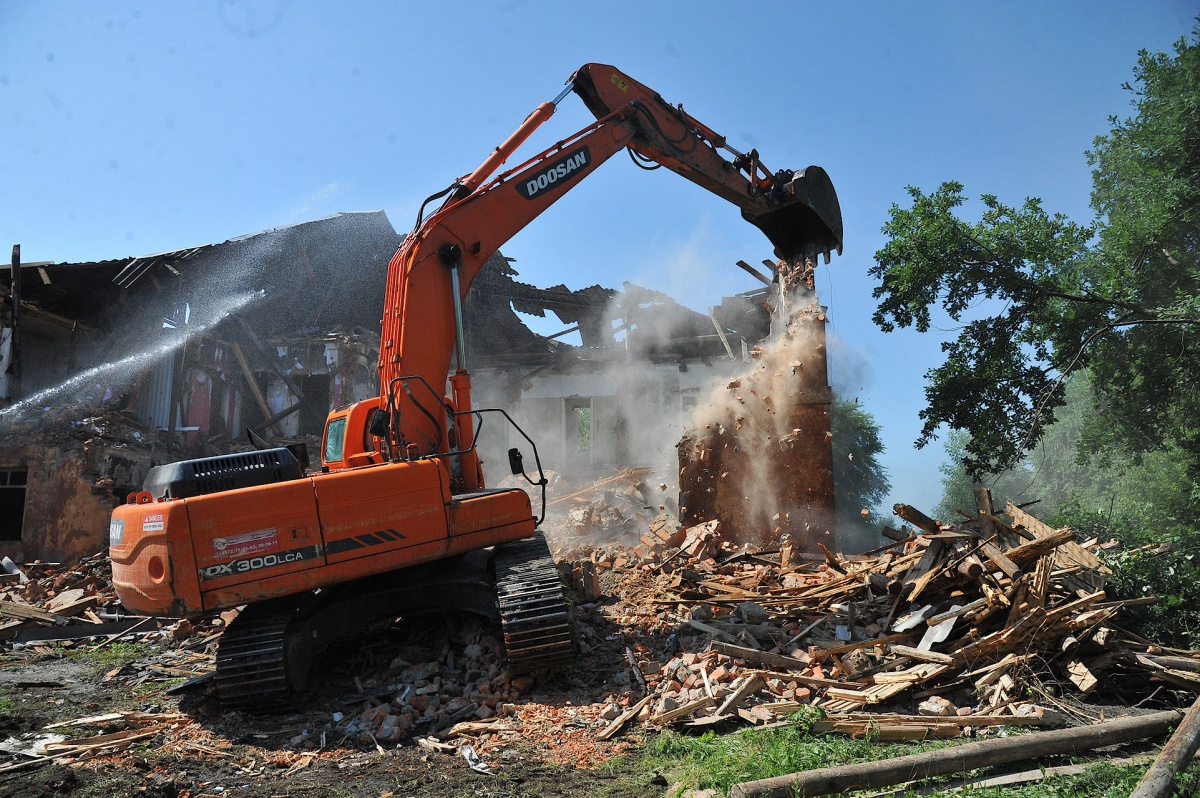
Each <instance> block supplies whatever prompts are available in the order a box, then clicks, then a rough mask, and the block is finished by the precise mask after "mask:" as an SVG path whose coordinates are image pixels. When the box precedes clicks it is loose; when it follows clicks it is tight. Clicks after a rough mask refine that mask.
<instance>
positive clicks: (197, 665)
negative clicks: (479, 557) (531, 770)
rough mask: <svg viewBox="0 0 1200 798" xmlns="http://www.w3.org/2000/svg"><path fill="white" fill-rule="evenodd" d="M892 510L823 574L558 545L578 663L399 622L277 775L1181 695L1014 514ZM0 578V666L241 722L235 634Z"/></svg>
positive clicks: (696, 543) (601, 754) (694, 535)
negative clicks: (111, 649) (529, 657)
mask: <svg viewBox="0 0 1200 798" xmlns="http://www.w3.org/2000/svg"><path fill="white" fill-rule="evenodd" d="M614 484H621V483H620V482H618V483H614ZM592 498H594V497H592ZM989 501H990V500H989ZM585 502H586V497H585ZM895 509H896V512H897V514H898V515H899V516H900V517H901V518H903V519H904V520H905V521H907V522H908V523H909V524H912V525H913V528H911V529H908V530H906V531H905V532H904V533H900V532H897V531H896V530H889V534H893V535H895V536H897V537H899V538H901V539H900V540H897V541H895V542H893V543H890V544H889V545H887V546H885V547H882V548H880V549H877V550H876V551H874V552H868V553H866V554H864V555H854V556H843V555H839V554H836V553H834V552H831V551H826V552H825V553H824V557H823V559H822V560H820V561H814V560H812V559H811V558H802V557H800V556H797V555H794V554H793V551H792V544H791V542H790V541H788V540H786V539H785V540H784V541H783V542H782V545H781V546H780V547H779V549H778V550H776V551H765V550H752V549H748V548H746V547H741V548H734V547H733V546H732V544H730V543H729V542H723V541H721V540H720V537H719V531H720V530H719V523H718V522H715V521H714V522H708V523H705V524H701V525H698V526H695V527H691V528H682V527H680V526H679V525H678V524H677V523H674V522H671V523H667V521H666V520H664V519H662V518H661V517H660V518H657V519H654V520H651V521H650V522H649V523H648V525H647V531H646V533H644V534H643V535H642V536H640V537H639V538H638V539H637V542H636V543H632V544H630V545H625V544H605V545H592V544H584V543H581V542H579V541H573V542H572V545H571V546H570V547H561V548H560V557H559V565H560V569H561V571H562V572H563V573H564V574H565V575H567V576H568V577H569V580H570V582H571V583H572V585H573V587H574V591H573V597H572V598H573V606H572V609H571V622H572V626H573V628H574V632H575V637H576V640H577V642H578V644H579V655H578V657H577V660H576V662H575V663H574V664H573V665H572V666H571V667H569V668H568V669H567V670H566V672H565V673H563V674H560V675H559V676H557V677H555V678H553V679H549V680H535V679H534V678H532V677H525V676H513V675H512V674H510V673H509V672H508V670H507V666H506V663H505V660H504V655H503V647H502V645H501V642H500V641H501V632H500V630H499V629H498V628H497V627H494V626H492V625H490V624H488V623H485V622H483V621H482V620H479V619H476V618H473V617H471V616H457V615H456V616H451V617H449V618H443V617H437V618H432V617H430V618H426V619H422V618H415V619H410V620H402V621H400V622H398V624H397V625H395V626H394V627H393V628H392V629H391V630H380V632H379V633H378V634H375V635H372V636H370V637H368V638H365V639H360V640H356V641H354V642H353V643H347V644H345V645H339V646H337V647H336V650H335V651H332V652H331V653H330V654H329V655H327V656H326V659H325V660H324V661H323V663H324V664H321V663H318V665H317V667H316V671H317V672H318V673H320V674H324V676H325V681H326V682H328V683H329V684H331V685H337V684H341V685H343V687H342V688H341V689H340V690H337V691H336V692H330V690H329V689H323V691H322V692H319V693H317V694H314V695H311V696H309V697H307V698H305V699H303V700H301V699H297V704H296V706H295V707H294V708H292V711H293V713H300V714H299V715H296V714H293V715H292V717H291V718H290V719H289V722H288V731H287V732H286V734H283V735H281V739H280V745H282V746H283V748H284V749H287V750H289V751H292V752H294V754H293V755H291V756H290V757H285V756H282V752H280V754H281V755H280V764H281V765H282V764H287V766H288V767H292V766H295V765H296V764H297V763H298V762H307V761H309V760H307V759H296V758H295V757H296V756H300V757H320V756H327V755H332V754H331V752H334V751H336V750H338V748H339V747H342V748H344V747H346V746H351V747H359V748H362V749H364V750H382V749H381V748H380V746H382V745H402V746H410V745H416V746H420V747H421V748H423V749H426V750H427V751H428V752H430V753H433V752H439V751H442V752H448V751H454V752H456V753H464V752H465V751H466V750H467V749H469V750H470V752H471V754H472V755H473V756H474V757H476V759H477V760H479V761H482V762H483V763H484V764H483V765H481V766H486V763H487V762H489V761H490V762H491V763H493V764H496V763H497V762H500V761H504V760H505V759H506V758H507V757H514V756H521V755H522V754H521V753H520V752H521V751H522V750H523V747H525V746H528V745H530V744H533V745H535V746H537V748H538V753H539V755H540V756H541V757H542V758H543V759H544V760H546V761H552V762H559V763H564V764H571V765H575V766H591V765H594V764H595V763H597V762H599V761H602V760H603V759H605V758H607V757H609V756H612V755H613V754H615V753H617V752H619V751H621V750H623V749H624V747H625V746H627V745H628V743H626V742H623V741H621V740H619V739H617V738H618V737H619V736H620V735H621V734H622V733H623V732H625V731H626V730H628V729H630V728H631V727H633V726H635V725H636V724H640V725H641V726H642V727H643V728H662V727H682V728H691V729H709V728H712V729H718V730H724V729H730V728H736V727H737V726H739V725H746V724H750V725H754V726H768V725H771V724H776V723H787V722H790V721H789V720H788V719H789V718H790V717H792V716H793V715H795V714H796V713H797V712H803V713H805V715H806V719H807V722H810V723H811V724H812V728H813V730H814V731H817V732H824V731H828V732H838V733H845V734H851V735H856V736H863V735H867V734H872V735H876V736H878V737H880V738H883V739H914V738H928V737H949V736H957V735H962V734H964V733H966V734H975V733H984V732H985V730H986V729H988V728H990V727H1000V726H1047V725H1057V724H1061V723H1064V722H1073V721H1078V720H1082V719H1085V718H1087V717H1088V716H1089V714H1091V713H1090V711H1089V710H1088V709H1087V704H1086V703H1084V702H1081V701H1080V700H1079V699H1080V698H1083V699H1087V698H1089V697H1099V696H1101V695H1103V696H1105V697H1108V698H1111V697H1112V696H1117V698H1118V700H1122V701H1130V702H1132V701H1136V700H1140V699H1141V698H1143V697H1145V696H1147V695H1149V694H1151V693H1152V692H1154V691H1156V690H1165V692H1164V693H1163V695H1166V693H1168V692H1170V691H1173V690H1178V691H1183V692H1185V693H1200V652H1192V651H1175V650H1169V649H1164V648H1162V647H1160V646H1156V645H1154V644H1153V643H1151V642H1149V641H1146V640H1143V639H1142V638H1140V637H1138V636H1137V635H1135V634H1132V633H1129V632H1126V631H1124V630H1122V629H1121V628H1120V626H1119V625H1118V623H1117V614H1118V612H1119V611H1120V609H1121V608H1122V607H1123V606H1127V605H1129V604H1131V603H1139V602H1143V601H1148V600H1152V599H1136V600H1134V601H1132V602H1131V601H1110V600H1108V598H1107V596H1106V595H1105V593H1104V586H1105V580H1106V578H1107V577H1108V575H1109V572H1108V570H1107V569H1106V568H1105V566H1104V565H1103V563H1102V562H1101V561H1100V559H1099V558H1098V557H1097V556H1096V551H1097V550H1098V549H1100V548H1102V547H1103V545H1104V544H1099V543H1098V542H1097V541H1077V540H1076V536H1075V534H1074V532H1072V531H1071V530H1069V529H1051V528H1049V527H1047V526H1046V525H1045V524H1043V523H1042V522H1040V521H1039V520H1038V519H1037V518H1035V517H1034V516H1032V515H1030V514H1029V513H1027V512H1026V511H1024V510H1022V509H1021V508H1019V507H1015V506H1013V505H1008V506H1007V507H1006V509H1005V511H1004V512H1003V513H998V512H993V511H992V509H991V508H990V506H989V505H987V503H983V506H981V508H980V509H979V512H978V515H976V516H975V517H974V518H972V519H970V520H967V521H964V522H963V523H959V524H939V523H937V522H935V521H933V520H931V519H929V518H928V517H926V516H925V515H923V514H922V513H920V512H919V511H917V510H915V509H914V508H911V507H908V506H906V505H897V507H896V508H895ZM9 566H10V570H11V571H12V573H11V575H9V576H6V577H3V579H4V580H5V581H4V582H3V584H2V587H0V592H2V593H3V595H2V597H0V612H3V615H4V618H5V619H6V620H5V622H4V625H3V626H0V629H2V630H3V638H4V639H6V640H9V641H12V642H13V643H20V641H21V638H20V636H21V635H29V634H30V633H38V634H43V635H46V636H47V637H45V638H37V640H40V642H36V641H35V642H33V643H25V644H22V645H23V648H22V650H21V651H17V652H13V653H11V654H8V655H6V658H11V657H21V658H23V659H26V660H29V659H30V658H33V659H36V657H38V656H56V653H55V651H54V650H52V649H51V648H50V647H49V646H50V645H51V642H49V641H53V640H59V641H64V640H68V639H74V640H75V641H76V642H73V643H67V644H68V645H77V646H85V645H95V646H104V645H107V644H109V643H111V642H112V641H115V640H119V639H126V636H128V635H133V634H140V633H142V632H150V634H149V636H148V637H144V638H143V639H144V640H146V641H147V642H149V643H152V644H156V645H151V646H148V649H150V651H151V653H150V655H149V656H148V658H146V659H143V660H139V661H138V662H134V663H128V664H125V665H122V666H120V667H117V668H114V669H112V670H111V671H110V672H108V673H107V674H106V675H105V677H104V678H105V683H106V684H110V685H112V687H113V688H114V689H117V690H124V691H127V692H131V691H133V690H138V691H139V692H138V694H139V695H143V696H144V695H151V694H155V695H165V693H166V692H172V693H177V694H181V695H189V696H191V698H190V699H189V700H190V701H192V702H193V703H192V707H193V709H192V710H190V711H189V714H188V717H195V712H197V711H199V712H200V714H201V715H202V716H203V715H211V714H212V713H214V712H216V713H220V717H222V719H223V720H222V723H223V724H224V725H225V726H229V727H231V728H232V727H237V726H238V725H239V724H245V723H250V722H252V721H251V717H250V716H243V715H240V714H238V713H233V714H230V713H225V712H223V711H222V710H221V708H220V705H219V702H217V701H216V699H215V693H213V692H209V691H208V690H207V688H206V687H204V685H206V684H207V685H211V680H210V679H207V676H209V675H211V672H212V669H213V667H214V655H215V651H216V647H217V644H218V642H219V640H220V636H221V630H222V628H223V627H224V625H225V624H226V623H228V622H229V621H230V620H232V618H233V617H235V616H236V612H237V611H236V610H230V611H227V612H225V613H222V615H220V616H218V617H216V618H213V619H211V620H208V621H204V622H195V623H193V622H189V621H173V620H162V619H147V618H141V619H139V618H120V620H110V619H111V618H119V617H120V616H119V613H115V612H114V611H113V610H115V609H117V607H116V605H115V602H114V597H113V594H112V591H111V586H110V585H109V581H108V580H109V575H108V570H107V562H106V559H105V558H104V557H103V556H100V555H97V556H95V557H92V558H88V559H86V560H84V561H83V562H81V563H80V564H78V565H76V566H73V567H70V568H64V567H52V566H49V565H46V564H40V563H29V564H26V565H24V566H23V567H18V566H15V565H12V564H11V563H10V564H9ZM34 637H35V638H36V635H34ZM81 639H89V640H91V641H93V642H90V643H83V642H78V641H80V640H81ZM97 640H98V642H96V641H97ZM148 683H149V684H148ZM350 683H353V685H354V688H355V689H354V691H353V692H350V693H348V694H347V693H345V685H347V684H350ZM156 684H157V685H159V687H161V688H162V689H160V690H159V692H158V693H153V692H150V693H147V690H150V691H153V690H154V689H155V685H156ZM189 685H196V687H195V688H194V689H192V690H189V689H188V686H189ZM335 689H336V688H335ZM197 701H198V702H199V703H198V704H197V703H195V702H197ZM197 708H203V709H197ZM130 717H132V716H130ZM142 721H144V722H142ZM168 721H169V723H168ZM122 723H125V724H126V725H127V726H129V727H130V728H128V732H129V733H128V734H127V735H125V736H122V737H120V738H119V739H116V738H114V742H113V746H114V747H117V748H119V747H121V746H124V745H125V744H128V743H131V742H133V741H135V740H142V741H144V740H146V739H148V737H147V736H144V735H150V736H153V735H155V734H158V735H159V737H157V738H156V739H161V740H166V741H170V740H174V739H176V738H177V737H179V735H180V734H182V733H183V732H182V731H181V730H182V729H185V728H187V727H189V724H191V725H194V724H193V723H192V721H191V720H188V719H184V718H183V717H182V716H181V717H175V716H173V715H172V716H171V718H167V717H166V716H165V715H164V716H163V717H158V718H142V719H141V720H139V722H138V723H133V721H132V720H130V718H125V719H124V720H123V721H122ZM164 723H165V724H167V725H166V726H163V725H162V724H164ZM297 723H299V724H300V726H299V727H297ZM164 728H165V729H168V731H166V732H163V731H162V729H164ZM231 733H233V732H231ZM172 735H175V736H174V737H173V736H172ZM180 739H182V738H180ZM72 744H74V745H91V743H86V742H73V743H72ZM164 744H167V743H164ZM212 744H214V745H215V744H216V742H213V743H212ZM64 750H66V749H64ZM72 750H74V749H72ZM88 750H89V751H91V753H89V756H97V755H100V754H101V753H102V752H103V751H104V750H106V749H104V748H102V747H101V748H96V749H94V750H93V749H88ZM464 756H465V753H464ZM468 759H469V758H468Z"/></svg>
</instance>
